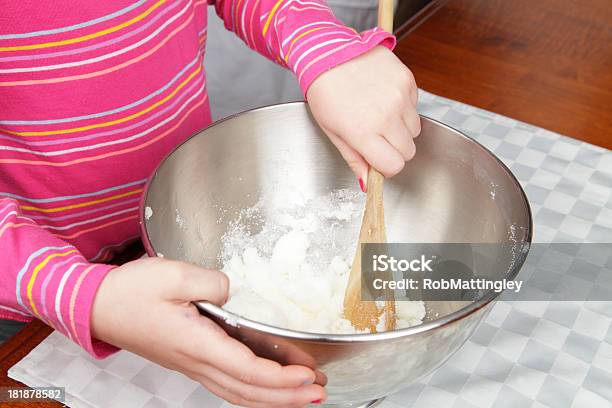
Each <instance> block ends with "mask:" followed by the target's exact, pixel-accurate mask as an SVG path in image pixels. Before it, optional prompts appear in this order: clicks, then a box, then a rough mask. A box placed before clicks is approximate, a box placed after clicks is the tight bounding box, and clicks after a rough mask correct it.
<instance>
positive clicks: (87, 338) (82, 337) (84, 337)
mask: <svg viewBox="0 0 612 408" xmlns="http://www.w3.org/2000/svg"><path fill="white" fill-rule="evenodd" d="M114 268H115V266H113V265H104V264H89V265H84V271H83V273H82V274H81V275H80V279H78V280H76V281H73V282H71V283H72V285H73V288H72V290H71V291H69V293H74V294H75V296H73V297H72V298H71V299H70V302H69V303H68V304H64V305H63V306H64V307H62V314H63V315H64V319H63V320H64V322H68V323H69V324H70V326H68V325H65V326H66V327H63V328H64V329H68V332H67V333H64V334H67V335H68V337H70V338H71V339H72V340H73V341H75V342H76V343H77V344H79V345H80V346H81V347H83V348H84V349H85V350H86V351H87V352H88V353H89V354H91V355H92V356H94V357H95V358H98V359H101V358H105V357H108V356H109V355H111V354H113V353H115V352H117V351H118V350H119V349H118V348H117V347H115V346H112V345H110V344H108V343H105V342H103V341H100V340H97V339H95V338H93V337H92V336H91V311H92V307H93V302H94V298H95V296H96V293H97V291H98V288H99V287H100V284H101V283H102V280H103V279H104V278H105V277H106V274H107V273H108V272H110V271H111V270H112V269H114ZM57 329H60V331H62V330H61V329H62V328H61V327H57Z"/></svg>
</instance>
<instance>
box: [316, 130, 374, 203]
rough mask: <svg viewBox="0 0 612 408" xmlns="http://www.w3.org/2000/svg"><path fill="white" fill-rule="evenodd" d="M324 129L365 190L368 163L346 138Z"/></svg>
mask: <svg viewBox="0 0 612 408" xmlns="http://www.w3.org/2000/svg"><path fill="white" fill-rule="evenodd" d="M323 131H324V132H325V133H326V134H327V137H329V140H330V141H331V142H332V143H333V144H334V146H336V148H337V149H338V151H339V152H340V155H341V156H342V158H343V159H344V161H346V163H347V164H348V165H349V168H350V169H351V170H352V171H353V173H355V176H357V178H358V179H359V184H360V187H361V190H362V191H364V192H365V186H366V183H367V179H368V168H369V166H368V163H367V162H366V161H365V160H364V158H363V157H362V156H361V154H359V152H358V151H357V150H355V149H353V148H352V147H351V146H349V145H348V143H346V142H345V141H344V140H342V139H341V138H340V137H338V136H337V135H336V134H334V133H333V132H331V131H329V130H327V129H323Z"/></svg>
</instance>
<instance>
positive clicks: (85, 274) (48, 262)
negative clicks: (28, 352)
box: [0, 198, 117, 358]
mask: <svg viewBox="0 0 612 408" xmlns="http://www.w3.org/2000/svg"><path fill="white" fill-rule="evenodd" d="M0 254H2V259H0V270H1V271H2V272H0V277H1V278H2V279H1V280H0V318H4V319H12V320H19V321H29V320H31V319H32V318H33V317H36V318H39V319H41V320H42V321H44V322H45V323H46V324H48V325H49V326H51V327H53V328H54V329H55V330H58V331H60V332H61V333H63V334H64V335H66V336H67V337H68V338H70V339H71V340H73V341H74V342H75V343H77V344H79V345H80V346H81V347H83V348H84V349H86V350H87V351H88V352H89V353H91V354H92V355H93V356H95V357H98V358H102V357H105V356H107V355H109V354H111V353H113V352H114V351H116V350H117V349H116V348H115V347H113V346H111V345H109V344H106V343H103V342H100V341H97V340H95V339H92V337H91V335H90V314H91V307H92V304H93V299H94V296H95V294H96V291H97V288H98V287H99V285H100V283H101V281H102V279H104V277H105V276H106V274H107V273H108V272H109V271H110V270H111V269H112V268H113V266H112V265H103V264H92V263H89V262H87V260H86V259H85V258H84V257H83V255H81V253H80V252H79V251H78V250H77V249H76V248H75V247H74V246H72V245H70V244H68V243H66V242H65V241H62V240H61V239H59V238H57V237H55V236H54V235H52V234H51V233H49V232H48V231H46V230H45V229H43V228H41V227H40V226H39V225H37V224H36V223H35V222H34V221H32V220H31V219H30V218H27V217H25V216H23V215H22V214H21V212H20V210H19V203H18V202H17V201H16V200H14V199H12V198H4V199H0Z"/></svg>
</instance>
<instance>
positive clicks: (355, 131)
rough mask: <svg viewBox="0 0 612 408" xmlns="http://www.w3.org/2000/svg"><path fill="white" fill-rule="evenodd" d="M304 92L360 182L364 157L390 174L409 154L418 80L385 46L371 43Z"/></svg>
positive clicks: (415, 129) (415, 128)
mask: <svg viewBox="0 0 612 408" xmlns="http://www.w3.org/2000/svg"><path fill="white" fill-rule="evenodd" d="M307 98H308V103H309V105H310V109H311V111H312V114H313V115H314V117H315V119H316V120H317V122H318V123H319V125H320V126H321V128H322V129H323V131H324V132H325V133H326V134H327V136H328V137H329V138H330V140H331V141H332V142H333V143H334V145H335V146H336V147H337V148H338V150H339V151H340V154H341V155H342V157H344V159H345V160H346V162H347V163H348V165H349V166H350V167H351V169H352V170H353V172H354V173H355V174H356V175H357V177H358V178H360V179H362V180H363V183H365V182H366V180H367V173H368V163H369V164H370V165H371V166H373V167H374V168H375V169H376V170H378V171H379V172H381V173H382V174H383V175H384V176H385V177H391V176H394V175H395V174H397V173H399V172H400V171H401V170H402V169H403V168H404V164H405V162H406V161H408V160H410V159H411V158H412V157H413V156H414V154H415V147H414V142H413V140H412V139H413V138H415V137H417V136H418V134H419V132H420V131H421V123H420V120H419V116H418V114H417V112H416V103H417V86H416V83H415V81H414V76H413V75H412V73H411V72H410V70H409V69H408V68H407V67H406V66H405V65H404V64H403V63H402V62H401V61H400V60H399V59H398V58H397V57H396V56H395V55H394V54H393V53H392V52H391V51H389V50H388V49H387V48H385V47H382V46H378V47H375V48H374V49H372V50H370V51H368V52H367V53H365V54H363V55H360V56H359V57H357V58H355V59H353V60H350V61H348V62H346V63H343V64H341V65H338V66H337V67H335V68H333V69H331V70H329V71H327V72H325V73H323V74H321V75H320V76H319V77H318V78H317V79H315V80H314V82H313V83H312V84H311V85H310V88H309V89H308V93H307Z"/></svg>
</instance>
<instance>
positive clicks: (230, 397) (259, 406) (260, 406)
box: [192, 377, 266, 408]
mask: <svg viewBox="0 0 612 408" xmlns="http://www.w3.org/2000/svg"><path fill="white" fill-rule="evenodd" d="M192 378H193V379H194V380H196V381H198V382H199V383H200V384H202V385H203V386H204V387H206V389H208V390H209V391H210V392H212V393H213V394H215V395H216V396H217V397H219V398H222V399H224V400H225V401H227V402H229V403H230V404H232V405H238V406H241V407H249V408H266V405H265V404H264V403H256V402H253V401H247V400H246V399H244V398H242V397H241V396H239V395H236V394H234V393H232V392H230V391H228V390H226V389H224V388H223V387H221V386H220V385H219V384H217V383H215V382H214V381H212V380H209V379H208V378H206V377H192Z"/></svg>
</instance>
